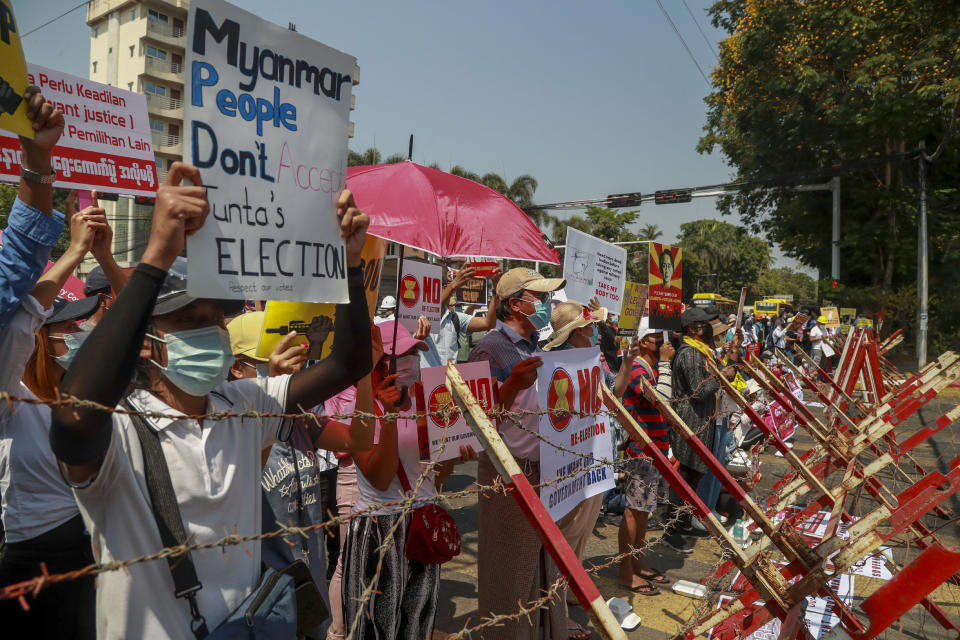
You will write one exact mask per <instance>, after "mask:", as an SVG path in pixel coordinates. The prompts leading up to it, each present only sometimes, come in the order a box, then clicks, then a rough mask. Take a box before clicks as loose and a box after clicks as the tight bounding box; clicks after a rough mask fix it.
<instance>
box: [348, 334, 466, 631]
mask: <svg viewBox="0 0 960 640" xmlns="http://www.w3.org/2000/svg"><path fill="white" fill-rule="evenodd" d="M379 328H380V329H381V332H382V334H383V335H389V334H390V332H391V330H392V326H391V323H388V324H384V325H381V326H380V327H379ZM397 333H398V336H397V342H396V351H397V353H398V354H400V355H399V356H398V360H399V359H401V358H409V357H410V356H411V354H415V352H416V351H417V350H420V349H421V348H422V347H423V346H424V345H423V341H422V340H419V339H417V338H414V337H413V336H412V335H410V333H409V332H408V331H406V330H405V329H404V328H403V327H398V328H397ZM385 347H386V345H385V344H382V343H381V341H380V340H379V336H378V335H377V332H374V339H373V359H374V362H375V365H374V370H373V372H372V373H371V375H369V376H367V377H365V378H364V379H362V380H361V381H360V382H359V383H358V385H357V389H358V394H359V393H361V392H364V391H363V389H365V393H366V394H368V395H372V393H371V390H372V380H373V378H377V379H378V380H379V381H380V382H379V385H378V389H377V398H378V399H379V401H380V405H381V411H382V412H383V413H386V414H391V413H395V412H396V411H397V410H398V409H401V408H402V405H403V404H404V402H403V398H404V396H408V395H410V394H409V393H406V394H405V393H404V391H405V390H406V389H408V388H409V387H410V386H412V381H413V380H416V378H413V377H409V376H408V375H407V374H400V373H397V374H394V375H392V376H390V375H387V374H388V371H389V364H388V360H389V356H390V355H391V354H389V353H386V351H387V350H386V348H385ZM411 361H412V362H416V358H415V356H414V358H413V359H412V360H411ZM398 371H399V367H398ZM417 377H419V375H418V376H417ZM417 410H418V411H423V408H422V407H417ZM377 427H378V428H377V433H376V436H375V443H374V446H373V448H372V449H371V450H369V451H364V452H357V453H354V454H353V458H354V461H355V463H356V468H357V475H356V478H357V498H356V501H355V502H354V505H353V513H354V516H353V517H352V518H351V519H350V522H349V525H348V531H347V535H346V538H345V542H344V551H343V571H342V573H343V609H344V611H343V615H344V621H343V623H344V626H345V628H346V629H353V637H354V638H358V639H359V640H365V639H375V638H404V639H407V640H418V639H420V638H429V637H430V636H431V634H432V632H433V627H434V621H435V618H436V612H437V601H438V599H439V589H440V565H439V564H423V563H421V562H419V561H417V560H413V559H410V558H408V557H406V554H405V549H406V545H407V537H408V534H409V532H410V527H411V521H412V518H413V514H412V512H411V511H409V510H406V511H405V510H404V507H403V505H402V504H398V503H400V502H401V501H402V500H403V499H404V498H405V497H407V495H408V494H410V493H412V495H409V497H410V498H412V500H413V506H414V507H416V506H419V505H421V504H423V503H424V502H426V501H429V500H430V499H431V498H434V497H436V495H437V482H438V479H439V480H442V478H445V477H446V476H447V475H449V473H450V470H451V469H452V468H453V461H452V460H450V461H448V462H445V463H443V464H441V465H440V467H441V469H440V470H439V471H438V472H437V474H434V472H433V471H431V470H429V469H430V467H424V466H423V465H422V464H421V463H420V446H419V440H418V437H419V436H418V431H417V423H416V420H415V419H413V418H399V419H387V418H383V419H381V420H378V421H377ZM461 455H462V456H463V457H464V458H465V459H466V458H469V457H475V454H474V453H473V451H472V449H467V448H465V447H461ZM398 520H401V521H400V522H398ZM388 537H392V540H391V541H390V546H389V547H388V548H387V550H386V551H385V552H382V551H381V546H382V545H383V544H384V543H385V542H386V541H387V539H388ZM368 588H370V589H372V590H373V595H372V596H371V597H370V598H369V599H368V600H366V601H364V598H363V594H364V591H365V590H366V589H368ZM354 625H356V626H354ZM334 637H335V636H334Z"/></svg>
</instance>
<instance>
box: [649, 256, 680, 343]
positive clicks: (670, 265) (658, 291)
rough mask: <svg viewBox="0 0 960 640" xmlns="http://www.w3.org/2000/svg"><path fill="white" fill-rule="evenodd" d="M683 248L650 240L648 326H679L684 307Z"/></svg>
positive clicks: (654, 327) (675, 328) (676, 327)
mask: <svg viewBox="0 0 960 640" xmlns="http://www.w3.org/2000/svg"><path fill="white" fill-rule="evenodd" d="M682 256H683V250H682V249H681V248H680V247H671V246H670V245H668V244H660V243H659V242H651V243H650V265H649V271H650V288H649V290H648V292H647V293H648V295H649V296H650V303H649V305H650V328H651V329H670V330H674V331H679V330H680V314H681V312H682V311H683V301H682V295H683V288H682V287H683V259H682Z"/></svg>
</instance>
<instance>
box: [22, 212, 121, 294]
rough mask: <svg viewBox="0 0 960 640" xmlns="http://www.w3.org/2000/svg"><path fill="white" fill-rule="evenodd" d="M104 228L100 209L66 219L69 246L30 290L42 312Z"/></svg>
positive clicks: (103, 218) (104, 221) (105, 218)
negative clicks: (68, 225) (68, 228)
mask: <svg viewBox="0 0 960 640" xmlns="http://www.w3.org/2000/svg"><path fill="white" fill-rule="evenodd" d="M105 227H106V228H109V227H108V225H107V216H106V214H105V213H104V212H103V209H95V208H93V207H87V208H86V209H84V210H83V211H81V212H80V213H74V214H73V215H71V216H70V246H69V247H67V250H66V251H64V252H63V255H62V256H60V259H59V260H57V261H56V262H55V263H54V265H53V266H52V267H50V269H49V270H48V271H47V272H46V273H45V274H43V275H42V276H40V279H39V280H37V284H35V285H34V286H33V289H32V290H31V291H30V295H32V296H33V297H34V299H36V301H37V302H39V303H40V305H41V306H42V307H43V308H44V309H46V308H47V307H49V306H50V305H51V304H53V301H54V300H55V299H56V297H57V294H59V293H60V290H61V289H62V288H63V285H64V283H65V282H66V281H67V278H69V277H70V274H71V273H73V270H74V269H76V268H77V265H79V264H80V263H81V262H82V261H83V258H84V256H86V255H87V251H89V250H90V247H91V246H92V245H93V241H94V238H95V237H96V235H97V233H98V232H100V231H101V230H102V229H103V228H105Z"/></svg>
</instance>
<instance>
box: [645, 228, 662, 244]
mask: <svg viewBox="0 0 960 640" xmlns="http://www.w3.org/2000/svg"><path fill="white" fill-rule="evenodd" d="M662 235H663V231H661V230H660V226H659V225H655V224H645V225H643V226H641V227H640V237H641V238H642V239H644V240H651V241H656V240H657V239H658V238H659V237H660V236H662Z"/></svg>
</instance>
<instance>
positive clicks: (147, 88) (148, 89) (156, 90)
mask: <svg viewBox="0 0 960 640" xmlns="http://www.w3.org/2000/svg"><path fill="white" fill-rule="evenodd" d="M143 92H144V93H152V94H153V95H155V96H162V97H166V96H167V88H166V87H165V86H163V85H162V84H156V83H154V82H150V81H149V80H148V81H146V82H144V83H143Z"/></svg>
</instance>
